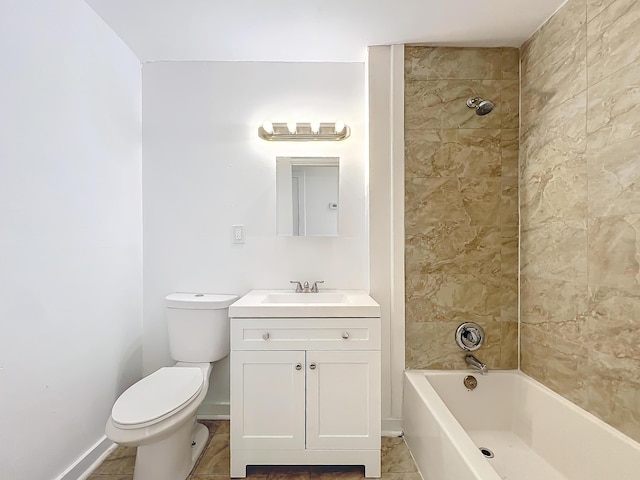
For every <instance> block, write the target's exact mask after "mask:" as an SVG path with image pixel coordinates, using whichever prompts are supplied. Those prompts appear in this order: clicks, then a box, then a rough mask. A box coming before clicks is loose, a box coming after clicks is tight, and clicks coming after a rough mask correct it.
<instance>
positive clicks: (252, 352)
mask: <svg viewBox="0 0 640 480" xmlns="http://www.w3.org/2000/svg"><path fill="white" fill-rule="evenodd" d="M380 395H381V394H380V318H232V320H231V477H245V476H246V466H247V465H364V466H365V475H366V476H367V477H379V476H380Z"/></svg>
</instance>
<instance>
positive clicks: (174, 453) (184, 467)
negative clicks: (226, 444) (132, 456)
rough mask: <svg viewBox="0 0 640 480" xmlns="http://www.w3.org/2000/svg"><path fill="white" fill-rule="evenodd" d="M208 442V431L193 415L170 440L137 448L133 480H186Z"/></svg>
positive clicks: (166, 439) (168, 438)
mask: <svg viewBox="0 0 640 480" xmlns="http://www.w3.org/2000/svg"><path fill="white" fill-rule="evenodd" d="M208 439H209V430H208V429H207V427H205V426H204V425H202V424H201V423H197V422H196V416H195V415H193V418H192V419H190V420H189V421H187V422H185V424H184V425H183V426H181V427H180V428H179V429H178V430H176V431H175V432H173V433H172V434H171V435H170V436H169V437H167V438H165V439H163V440H160V441H159V442H155V443H151V444H149V445H141V446H139V447H138V453H137V455H136V465H135V470H134V472H133V480H183V479H186V478H187V476H188V475H189V473H190V472H191V469H193V466H194V465H195V463H196V460H197V459H198V457H199V456H200V454H201V453H202V451H203V450H204V447H205V445H206V444H207V440H208Z"/></svg>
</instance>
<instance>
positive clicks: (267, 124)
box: [262, 120, 273, 135]
mask: <svg viewBox="0 0 640 480" xmlns="http://www.w3.org/2000/svg"><path fill="white" fill-rule="evenodd" d="M262 129H263V130H264V131H265V133H268V134H269V135H271V134H272V133H273V123H271V122H270V121H269V120H267V121H266V122H264V123H263V124H262Z"/></svg>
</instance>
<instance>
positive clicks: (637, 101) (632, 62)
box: [520, 0, 640, 441]
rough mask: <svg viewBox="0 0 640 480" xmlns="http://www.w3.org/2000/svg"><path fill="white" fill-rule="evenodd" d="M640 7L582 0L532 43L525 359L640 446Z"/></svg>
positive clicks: (526, 139)
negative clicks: (636, 441) (639, 442)
mask: <svg viewBox="0 0 640 480" xmlns="http://www.w3.org/2000/svg"><path fill="white" fill-rule="evenodd" d="M638 25H640V2H639V1H637V0H569V1H568V3H567V4H566V5H565V6H564V7H563V8H562V9H561V10H560V11H559V12H557V13H556V15H554V16H553V17H552V18H551V19H550V20H549V21H548V22H547V23H546V24H545V25H544V26H542V27H541V28H540V30H538V32H536V33H535V34H534V35H533V37H532V38H531V39H529V40H528V41H527V42H526V43H525V45H524V46H523V48H522V50H521V57H522V58H521V62H522V63H521V71H522V79H521V80H522V84H521V88H522V110H521V167H520V168H521V171H520V174H521V180H520V194H521V199H520V202H521V222H522V230H521V262H522V263H521V322H522V323H521V329H522V330H521V362H522V365H521V366H522V369H523V370H524V371H525V372H526V373H527V374H529V375H531V376H533V377H534V378H536V379H538V380H540V381H542V382H543V383H545V384H546V385H547V386H549V387H550V388H552V389H553V390H555V391H557V392H558V393H560V394H562V395H564V396H565V397H567V398H568V399H569V400H571V401H573V402H575V403H577V404H578V405H580V406H582V407H583V408H585V409H586V410H589V411H590V412H592V413H594V414H595V415H597V416H599V417H600V418H602V419H603V420H605V421H606V422H608V423H610V424H611V425H613V426H614V427H616V428H618V429H619V430H621V431H622V432H624V433H626V434H628V435H629V436H631V437H633V438H634V439H636V440H639V441H640V47H639V46H638V45H640V27H638Z"/></svg>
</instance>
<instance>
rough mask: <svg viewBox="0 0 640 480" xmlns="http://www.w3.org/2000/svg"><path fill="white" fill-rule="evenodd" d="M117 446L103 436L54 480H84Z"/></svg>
mask: <svg viewBox="0 0 640 480" xmlns="http://www.w3.org/2000/svg"><path fill="white" fill-rule="evenodd" d="M116 448H117V445H116V444H115V443H113V442H112V441H111V440H109V439H108V438H107V437H105V436H104V435H103V436H102V438H101V439H100V440H98V441H97V442H96V443H95V444H94V445H93V446H92V447H91V448H89V449H88V450H87V451H86V452H84V453H83V454H82V455H81V456H80V458H78V459H77V460H76V461H75V462H73V463H72V464H71V465H70V466H69V468H67V469H66V470H65V471H64V472H62V474H60V476H58V477H56V479H55V480H86V479H87V478H89V476H90V475H91V474H92V473H93V471H94V470H95V469H96V468H98V467H99V466H100V464H101V463H102V462H103V461H104V459H105V458H107V457H108V456H109V454H110V453H111V452H113V451H114V450H115V449H116Z"/></svg>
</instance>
